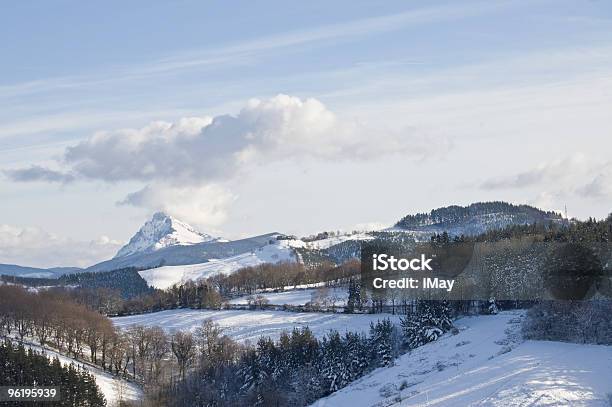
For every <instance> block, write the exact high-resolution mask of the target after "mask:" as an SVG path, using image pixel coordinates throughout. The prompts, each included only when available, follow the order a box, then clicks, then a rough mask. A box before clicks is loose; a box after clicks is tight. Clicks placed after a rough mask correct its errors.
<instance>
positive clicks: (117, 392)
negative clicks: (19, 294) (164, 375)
mask: <svg viewBox="0 0 612 407" xmlns="http://www.w3.org/2000/svg"><path fill="white" fill-rule="evenodd" d="M24 346H26V347H28V348H32V349H33V350H35V351H37V352H39V353H43V352H44V354H45V355H47V357H48V358H49V359H52V358H55V357H56V356H57V358H58V359H59V361H60V362H61V363H62V364H63V365H69V364H70V363H74V364H75V366H80V367H81V368H82V369H86V370H87V371H88V372H89V373H91V374H92V375H93V376H94V377H95V379H96V384H97V385H98V387H99V388H100V391H102V393H103V394H104V397H105V398H106V405H107V406H108V407H114V406H116V405H118V401H119V400H123V401H136V400H140V399H141V398H142V395H143V393H142V389H141V388H140V387H138V386H137V385H136V384H134V383H131V382H128V381H126V380H123V379H118V378H115V377H113V376H112V375H111V374H110V373H108V372H105V371H103V370H102V369H99V368H97V367H95V366H93V365H90V364H88V363H82V362H79V361H77V360H74V359H72V358H69V357H67V356H64V355H62V354H60V353H58V352H56V351H54V350H50V349H48V348H45V349H43V348H42V347H40V346H39V345H36V344H34V343H31V342H28V343H24Z"/></svg>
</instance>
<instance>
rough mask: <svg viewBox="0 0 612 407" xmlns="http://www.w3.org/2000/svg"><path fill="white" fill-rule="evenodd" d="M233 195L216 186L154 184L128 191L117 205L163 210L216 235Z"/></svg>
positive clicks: (226, 214) (233, 197) (224, 218)
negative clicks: (131, 191) (129, 192)
mask: <svg viewBox="0 0 612 407" xmlns="http://www.w3.org/2000/svg"><path fill="white" fill-rule="evenodd" d="M234 199H236V197H235V196H234V195H233V194H232V193H231V192H230V191H228V190H227V189H225V188H222V187H221V186H218V185H204V186H197V187H173V186H171V185H163V184H161V185H160V184H153V185H147V186H146V187H144V188H143V189H141V190H139V191H136V192H133V193H131V194H129V195H128V196H127V197H126V198H125V199H124V200H122V201H121V202H119V204H120V205H132V206H137V207H143V208H147V209H150V210H152V211H163V212H165V213H168V214H170V215H172V216H175V217H176V218H178V219H183V220H185V221H187V222H189V223H191V224H193V225H196V226H200V227H203V228H205V230H206V231H207V232H208V233H211V234H219V232H218V230H216V229H215V228H216V227H217V226H219V225H221V224H222V223H223V222H225V220H226V219H227V216H228V213H227V209H228V207H229V206H230V204H231V203H232V202H233V201H234Z"/></svg>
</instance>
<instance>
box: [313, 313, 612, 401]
mask: <svg viewBox="0 0 612 407" xmlns="http://www.w3.org/2000/svg"><path fill="white" fill-rule="evenodd" d="M522 318H523V314H522V313H521V312H504V313H501V314H499V315H494V316H478V317H471V318H462V319H460V320H459V321H457V323H456V325H457V326H458V327H459V329H460V333H459V334H457V335H455V336H452V335H447V336H445V337H443V338H441V339H440V340H438V341H437V342H434V343H430V344H428V345H425V346H422V347H420V348H417V349H415V350H414V351H413V352H411V353H409V354H406V355H403V356H402V357H400V358H399V359H398V360H397V361H396V365H395V366H393V367H390V368H383V369H377V370H375V371H374V372H372V373H371V374H369V375H367V376H365V377H363V378H362V379H360V380H358V381H356V382H354V383H352V384H351V385H349V386H347V387H345V388H344V389H342V390H340V391H338V392H336V393H334V394H332V395H331V396H329V397H327V398H324V399H321V400H319V401H318V402H317V403H315V404H314V405H315V406H321V407H322V406H338V407H342V406H350V407H359V406H400V405H401V406H425V405H427V406H467V405H470V406H528V405H529V406H534V405H546V406H567V405H572V406H603V405H606V404H604V403H605V398H606V393H608V392H612V383H611V382H610V380H609V378H610V377H612V347H609V346H597V345H578V344H570V343H560V342H540V341H526V342H521V340H520V335H519V329H520V323H521V320H522Z"/></svg>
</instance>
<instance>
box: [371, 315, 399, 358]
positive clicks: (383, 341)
mask: <svg viewBox="0 0 612 407" xmlns="http://www.w3.org/2000/svg"><path fill="white" fill-rule="evenodd" d="M392 334H393V324H392V323H391V321H390V320H389V319H383V320H382V321H378V322H377V323H376V324H374V323H371V324H370V344H371V351H372V359H373V360H374V363H375V365H376V366H390V365H392V364H393V356H394V355H393V345H392V343H391V338H392Z"/></svg>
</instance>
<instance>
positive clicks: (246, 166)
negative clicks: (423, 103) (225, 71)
mask: <svg viewBox="0 0 612 407" xmlns="http://www.w3.org/2000/svg"><path fill="white" fill-rule="evenodd" d="M447 148H448V145H447V144H446V142H445V140H443V139H439V140H436V139H434V138H431V137H427V136H423V135H416V134H414V132H413V131H411V130H406V131H403V132H400V131H391V130H388V129H384V128H381V127H368V126H367V125H366V124H364V123H362V122H361V121H359V120H358V119H346V118H341V117H339V116H337V115H336V114H335V113H334V112H332V111H331V110H329V109H328V108H327V107H326V106H325V105H324V104H323V103H321V102H320V101H318V100H316V99H304V100H303V99H300V98H297V97H292V96H288V95H278V96H275V97H273V98H270V99H267V100H258V99H252V100H250V101H249V102H248V103H247V104H246V106H245V107H244V108H242V109H241V110H240V112H239V113H238V114H237V115H220V116H216V117H213V118H211V117H207V116H204V117H190V118H183V119H181V120H179V121H177V122H175V123H169V122H163V121H156V122H152V123H150V124H149V125H147V126H145V127H142V128H139V129H121V130H116V131H102V132H97V133H95V134H94V135H93V136H91V137H90V138H88V139H86V140H84V141H82V142H80V143H78V144H76V145H74V146H71V147H68V148H66V151H65V153H64V155H63V158H62V160H61V161H59V162H57V163H56V164H57V166H58V167H60V168H61V171H58V170H56V169H49V168H47V167H41V166H38V165H34V166H31V167H29V168H21V169H11V170H5V174H6V175H7V176H8V177H9V178H10V179H12V180H14V181H21V182H25V181H43V182H69V181H70V182H71V181H75V180H100V181H104V182H109V183H114V182H122V181H140V182H145V183H146V184H147V185H146V186H145V188H143V189H141V190H140V191H137V192H134V193H131V194H129V195H128V196H127V197H126V198H125V200H123V201H122V203H124V204H130V205H134V206H140V207H146V208H148V209H152V210H164V211H167V212H169V213H171V214H173V215H175V216H177V217H179V218H181V217H182V218H184V219H186V220H188V221H192V222H195V223H198V224H200V225H207V226H211V225H212V226H216V225H219V224H220V223H222V222H223V221H224V220H225V218H226V216H227V213H226V210H227V206H228V205H229V204H230V203H231V202H232V201H233V200H234V199H235V197H234V196H233V195H232V193H231V192H230V191H228V190H227V189H226V187H225V186H224V183H227V182H228V181H230V180H232V179H235V178H236V176H237V175H240V176H241V177H243V176H245V175H248V172H249V171H256V170H257V169H258V167H259V166H265V165H266V164H270V163H273V162H282V161H284V162H292V163H293V162H296V161H299V160H314V161H315V162H316V161H317V160H319V161H364V160H372V159H378V158H381V157H384V156H389V155H401V156H402V157H406V158H412V159H420V158H423V157H426V156H428V155H429V154H436V155H438V154H439V153H440V152H441V151H445V150H446V149H447Z"/></svg>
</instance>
